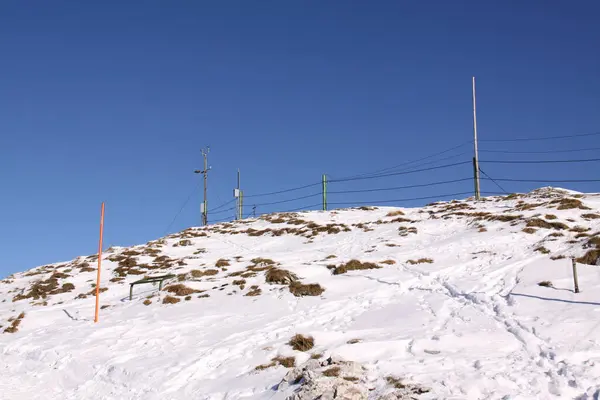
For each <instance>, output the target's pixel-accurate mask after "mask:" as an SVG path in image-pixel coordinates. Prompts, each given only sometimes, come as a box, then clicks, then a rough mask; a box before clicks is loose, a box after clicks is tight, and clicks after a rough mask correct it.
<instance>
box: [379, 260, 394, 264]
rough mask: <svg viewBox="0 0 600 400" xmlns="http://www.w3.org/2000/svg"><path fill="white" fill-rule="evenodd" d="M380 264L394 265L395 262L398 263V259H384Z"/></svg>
mask: <svg viewBox="0 0 600 400" xmlns="http://www.w3.org/2000/svg"><path fill="white" fill-rule="evenodd" d="M380 264H386V265H394V264H396V261H394V260H384V261H381V262H380Z"/></svg>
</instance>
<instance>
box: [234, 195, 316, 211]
mask: <svg viewBox="0 0 600 400" xmlns="http://www.w3.org/2000/svg"><path fill="white" fill-rule="evenodd" d="M321 194H322V193H321V192H319V193H313V194H309V195H308V196H301V197H296V198H294V199H288V200H280V201H273V202H270V203H257V204H252V205H249V204H248V205H245V206H244V207H255V206H256V207H258V206H272V205H274V204H282V203H289V202H292V201H296V200H302V199H308V198H311V197H316V196H321Z"/></svg>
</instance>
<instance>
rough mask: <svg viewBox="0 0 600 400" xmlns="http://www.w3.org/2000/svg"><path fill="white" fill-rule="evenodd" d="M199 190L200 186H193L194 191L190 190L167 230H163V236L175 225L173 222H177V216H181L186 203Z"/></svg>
mask: <svg viewBox="0 0 600 400" xmlns="http://www.w3.org/2000/svg"><path fill="white" fill-rule="evenodd" d="M199 188H200V184H198V185H197V186H194V189H193V190H192V192H191V193H190V195H189V196H188V197H187V199H186V200H185V201H184V202H183V205H182V206H181V208H180V209H179V211H177V213H176V214H175V217H173V220H172V221H171V223H170V224H169V225H168V226H167V229H165V232H164V233H163V236H165V235H166V234H167V233H169V229H171V227H172V226H173V224H174V223H175V221H176V220H177V218H178V217H179V214H181V212H182V211H183V209H184V208H185V207H186V206H187V205H188V203H189V202H190V200H191V199H192V196H193V195H194V194H195V193H196V191H197V190H198V189H199Z"/></svg>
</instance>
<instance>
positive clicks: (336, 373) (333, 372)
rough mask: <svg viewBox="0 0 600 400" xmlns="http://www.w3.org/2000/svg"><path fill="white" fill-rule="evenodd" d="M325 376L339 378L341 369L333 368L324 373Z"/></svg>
mask: <svg viewBox="0 0 600 400" xmlns="http://www.w3.org/2000/svg"><path fill="white" fill-rule="evenodd" d="M323 375H324V376H328V377H337V376H340V367H331V368H329V369H326V370H325V371H323Z"/></svg>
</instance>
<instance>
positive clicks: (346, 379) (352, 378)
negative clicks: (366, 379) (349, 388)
mask: <svg viewBox="0 0 600 400" xmlns="http://www.w3.org/2000/svg"><path fill="white" fill-rule="evenodd" d="M344 380H345V381H349V382H353V383H354V382H358V378H357V377H355V376H345V377H344Z"/></svg>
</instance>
